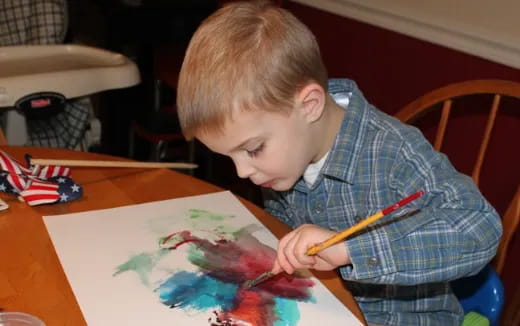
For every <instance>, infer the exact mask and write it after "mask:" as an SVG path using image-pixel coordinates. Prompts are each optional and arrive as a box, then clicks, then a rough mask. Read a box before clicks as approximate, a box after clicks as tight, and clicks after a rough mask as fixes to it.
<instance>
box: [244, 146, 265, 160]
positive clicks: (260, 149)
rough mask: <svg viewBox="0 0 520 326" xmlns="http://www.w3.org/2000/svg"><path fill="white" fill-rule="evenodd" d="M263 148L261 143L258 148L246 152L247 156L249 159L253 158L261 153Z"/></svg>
mask: <svg viewBox="0 0 520 326" xmlns="http://www.w3.org/2000/svg"><path fill="white" fill-rule="evenodd" d="M263 148H264V144H263V143H262V144H260V145H259V146H257V147H255V149H252V150H247V155H249V156H250V157H255V156H257V155H258V154H259V153H260V152H261V151H262V149H263Z"/></svg>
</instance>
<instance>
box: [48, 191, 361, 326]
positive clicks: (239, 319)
mask: <svg viewBox="0 0 520 326" xmlns="http://www.w3.org/2000/svg"><path fill="white" fill-rule="evenodd" d="M44 221H45V224H46V226H47V229H48V230H49V234H50V235H51V239H52V241H53V243H54V246H55V248H56V251H57V253H58V257H59V259H60V261H61V264H62V266H63V269H64V270H65V273H66V275H67V278H68V280H69V282H70V284H71V287H72V289H73V291H74V294H75V296H76V298H77V301H78V303H79V305H80V308H81V310H82V312H83V315H84V317H85V319H86V321H87V323H88V324H89V325H129V326H131V325H151V326H153V325H210V326H246V325H251V326H295V325H316V324H317V323H329V324H330V325H340V324H341V325H360V323H359V321H358V320H357V319H356V318H355V317H354V316H353V315H352V313H351V312H350V311H349V310H348V309H347V308H346V307H344V306H343V305H342V304H341V302H339V301H338V300H337V299H336V298H335V297H334V296H333V295H332V294H331V293H330V292H329V291H328V290H327V289H326V288H325V287H324V286H323V285H322V284H321V283H320V282H319V281H318V280H317V279H315V278H313V277H311V275H310V274H309V273H305V272H301V273H299V274H297V275H293V276H289V275H286V274H280V275H277V276H275V277H273V278H272V279H269V280H267V281H265V282H263V283H261V284H259V285H258V286H257V287H254V288H251V289H247V288H245V287H244V286H243V283H244V282H245V281H247V280H250V279H253V278H255V277H256V276H258V275H259V274H261V273H263V272H265V271H267V270H269V269H270V268H271V267H272V263H273V260H274V257H275V255H276V252H275V249H273V248H276V243H277V240H276V238H275V237H274V236H273V235H272V234H271V233H270V232H269V231H268V230H267V229H266V228H265V227H263V226H262V224H261V223H260V222H258V220H257V219H256V218H255V217H254V216H253V215H252V214H251V213H250V212H249V211H248V210H247V209H246V208H245V207H244V206H243V205H242V204H241V203H240V202H239V201H238V200H237V199H236V198H235V197H234V196H233V195H232V194H231V193H229V192H221V193H216V194H209V195H202V196H194V197H185V198H178V199H172V200H167V201H160V202H153V203H148V204H142V205H133V206H126V207H119V208H114V209H107V210H98V211H90V212H84V213H77V214H68V215H59V216H47V217H45V218H44Z"/></svg>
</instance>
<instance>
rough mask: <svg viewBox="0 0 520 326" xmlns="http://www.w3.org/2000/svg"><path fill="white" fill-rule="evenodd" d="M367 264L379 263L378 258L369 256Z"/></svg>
mask: <svg viewBox="0 0 520 326" xmlns="http://www.w3.org/2000/svg"><path fill="white" fill-rule="evenodd" d="M367 264H368V266H370V267H375V266H377V265H378V264H379V260H378V259H377V258H376V257H370V258H369V259H368V263H367Z"/></svg>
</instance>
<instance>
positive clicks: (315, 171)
mask: <svg viewBox="0 0 520 326" xmlns="http://www.w3.org/2000/svg"><path fill="white" fill-rule="evenodd" d="M329 153H330V151H329V152H327V153H326V154H325V155H323V157H322V158H320V160H319V161H318V162H315V163H311V164H309V166H307V168H306V169H305V172H303V180H305V183H306V184H307V186H309V187H312V185H313V184H314V182H316V179H317V178H318V175H319V174H320V170H321V168H322V167H323V164H325V161H326V160H327V156H329Z"/></svg>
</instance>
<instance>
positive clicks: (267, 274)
mask: <svg viewBox="0 0 520 326" xmlns="http://www.w3.org/2000/svg"><path fill="white" fill-rule="evenodd" d="M273 275H274V274H273V273H271V271H268V272H264V273H262V274H260V275H258V276H257V277H255V278H254V279H252V280H248V281H245V282H244V285H243V287H244V288H246V289H250V288H252V287H255V286H257V285H258V284H260V283H262V282H263V281H265V280H267V279H268V278H271V277H272V276H273Z"/></svg>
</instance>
